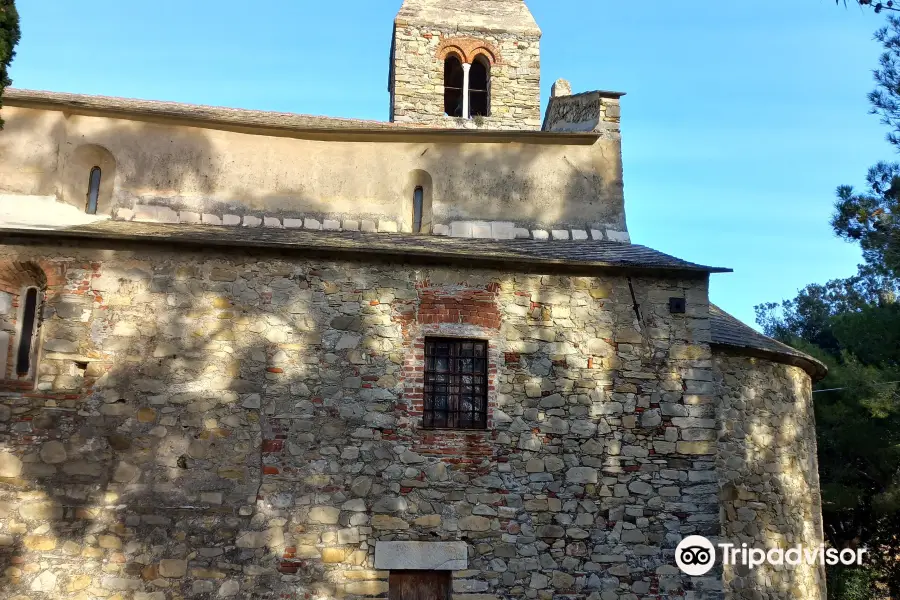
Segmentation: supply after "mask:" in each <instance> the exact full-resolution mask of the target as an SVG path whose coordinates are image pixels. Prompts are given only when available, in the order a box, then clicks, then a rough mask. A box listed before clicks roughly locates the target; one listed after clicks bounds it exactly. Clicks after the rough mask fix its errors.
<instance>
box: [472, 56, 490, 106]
mask: <svg viewBox="0 0 900 600" xmlns="http://www.w3.org/2000/svg"><path fill="white" fill-rule="evenodd" d="M469 112H470V115H469V116H472V117H479V116H480V117H488V116H490V112H491V67H490V64H489V63H488V62H487V59H486V58H485V57H484V56H478V57H477V58H476V59H475V60H474V61H473V62H472V68H471V70H470V71H469Z"/></svg>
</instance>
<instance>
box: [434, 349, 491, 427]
mask: <svg viewBox="0 0 900 600" xmlns="http://www.w3.org/2000/svg"><path fill="white" fill-rule="evenodd" d="M487 363H488V347H487V342H486V341H484V340H471V339H458V338H426V339H425V389H424V390H423V397H424V423H423V425H424V427H425V428H428V429H487V387H488V369H487V367H488V365H487Z"/></svg>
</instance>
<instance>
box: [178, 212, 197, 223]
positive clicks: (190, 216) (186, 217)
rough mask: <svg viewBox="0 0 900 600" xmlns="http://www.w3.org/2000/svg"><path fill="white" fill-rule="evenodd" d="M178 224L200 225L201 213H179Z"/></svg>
mask: <svg viewBox="0 0 900 600" xmlns="http://www.w3.org/2000/svg"><path fill="white" fill-rule="evenodd" d="M178 222H179V223H187V224H188V225H198V224H199V223H200V213H196V212H193V211H190V210H183V211H181V212H180V213H178Z"/></svg>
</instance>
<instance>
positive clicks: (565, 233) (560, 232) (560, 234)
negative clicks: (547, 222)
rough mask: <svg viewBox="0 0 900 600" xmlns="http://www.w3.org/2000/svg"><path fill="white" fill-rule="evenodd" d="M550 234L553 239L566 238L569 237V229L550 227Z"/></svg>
mask: <svg viewBox="0 0 900 600" xmlns="http://www.w3.org/2000/svg"><path fill="white" fill-rule="evenodd" d="M550 235H552V236H553V239H554V240H567V239H569V230H568V229H552V230H551V231H550Z"/></svg>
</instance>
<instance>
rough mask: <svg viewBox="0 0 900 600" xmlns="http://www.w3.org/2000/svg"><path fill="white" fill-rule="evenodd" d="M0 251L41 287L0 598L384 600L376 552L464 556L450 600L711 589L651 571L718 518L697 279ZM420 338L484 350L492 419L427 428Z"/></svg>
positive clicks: (0, 481) (9, 454) (153, 252)
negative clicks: (415, 547) (37, 270)
mask: <svg viewBox="0 0 900 600" xmlns="http://www.w3.org/2000/svg"><path fill="white" fill-rule="evenodd" d="M0 252H2V256H0V260H2V261H5V262H4V264H10V265H18V266H21V265H29V268H31V265H34V264H37V265H44V266H45V267H46V268H52V269H54V270H55V272H56V273H57V274H58V277H57V278H56V279H55V281H56V282H57V283H56V284H53V285H48V287H47V290H46V298H45V304H44V310H43V316H44V322H43V326H42V332H43V334H42V335H43V355H42V357H41V362H40V372H39V376H38V381H37V386H36V387H37V389H36V390H34V391H23V390H21V389H19V388H17V387H15V386H11V387H8V388H7V391H5V392H3V393H2V395H0V563H2V565H0V573H2V580H0V598H2V599H3V600H10V599H12V598H17V599H19V600H23V599H24V598H30V599H31V600H41V599H49V598H75V599H78V600H87V599H89V598H109V599H115V600H164V599H165V600H174V599H177V598H200V599H202V598H213V597H216V598H221V597H226V598H227V597H240V598H304V599H306V598H314V597H315V598H344V597H346V598H356V597H385V596H386V592H387V573H386V572H380V571H375V570H373V564H374V563H373V554H374V548H375V543H376V542H377V541H389V540H421V541H459V540H461V541H465V542H466V543H467V544H468V554H469V556H468V569H466V570H464V571H456V572H454V574H453V577H454V579H453V589H454V598H455V599H456V600H490V599H493V598H498V597H525V598H540V599H542V600H550V599H551V598H560V597H565V598H591V599H592V600H611V599H614V598H621V599H623V600H625V599H627V600H634V599H635V598H645V597H659V598H673V597H687V598H708V597H718V592H717V589H718V588H720V584H719V582H718V579H717V578H716V577H707V578H699V579H697V580H689V579H688V578H684V577H682V576H681V575H680V574H679V572H678V571H677V569H676V568H675V567H674V562H673V553H674V547H675V545H676V544H677V542H678V541H679V540H680V539H681V538H682V536H684V535H687V534H691V533H699V534H706V535H714V534H715V533H717V532H718V531H719V514H718V513H719V508H718V494H717V489H716V486H715V484H716V481H717V477H716V471H715V453H716V451H717V446H716V443H715V441H713V440H712V437H711V436H710V435H708V434H707V433H706V432H707V431H711V430H713V429H714V421H713V406H714V404H713V397H712V393H713V388H712V369H711V367H712V363H711V354H710V349H709V346H708V343H707V341H708V335H709V330H708V304H707V290H706V285H707V284H706V280H705V279H699V280H678V279H663V278H655V279H654V278H644V277H634V278H633V279H632V280H631V284H632V285H633V288H634V293H635V296H636V298H637V302H638V303H639V304H640V310H639V313H638V312H636V311H635V309H634V307H633V300H632V297H631V293H630V291H629V282H628V281H627V280H626V279H625V278H624V277H622V276H611V275H598V274H596V275H593V276H558V275H555V276H551V275H546V274H521V273H520V274H514V273H503V272H498V271H484V270H475V269H460V268H451V267H429V266H424V265H419V266H416V265H406V264H379V263H353V262H343V261H336V260H326V259H315V260H313V259H304V258H302V257H287V256H280V255H276V254H271V255H265V256H261V255H259V254H258V253H256V254H255V255H252V256H251V255H249V254H245V253H237V252H236V253H234V254H230V255H229V254H218V253H214V252H208V253H198V252H186V251H183V250H170V251H164V250H161V249H155V248H148V247H139V246H135V247H131V248H121V249H118V250H114V251H112V250H107V249H103V248H102V247H101V246H100V245H99V244H98V245H97V246H96V247H94V248H89V247H74V246H72V247H66V246H64V245H63V246H61V245H54V246H4V247H2V250H0ZM17 268H18V267H17ZM42 268H43V267H42ZM671 296H684V297H685V298H686V299H687V305H688V313H687V314H686V315H672V314H670V313H669V311H668V306H667V304H668V298H669V297H671ZM434 333H439V334H440V335H461V336H472V337H479V338H483V339H487V340H489V346H490V361H491V367H490V377H491V381H490V394H489V402H490V407H491V414H490V419H489V420H490V424H489V428H488V430H487V431H482V432H453V431H425V430H422V429H421V416H420V414H421V380H422V375H421V368H422V365H421V363H420V362H419V361H420V358H421V352H422V346H423V340H424V338H425V336H427V335H430V334H434Z"/></svg>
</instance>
